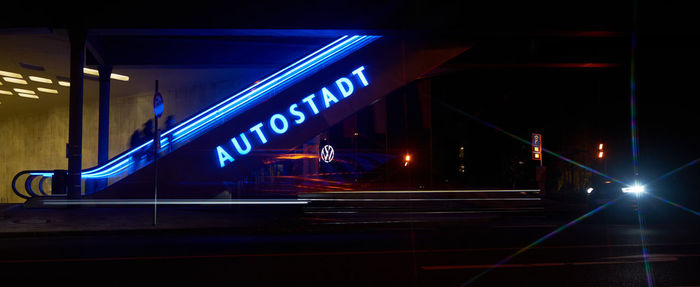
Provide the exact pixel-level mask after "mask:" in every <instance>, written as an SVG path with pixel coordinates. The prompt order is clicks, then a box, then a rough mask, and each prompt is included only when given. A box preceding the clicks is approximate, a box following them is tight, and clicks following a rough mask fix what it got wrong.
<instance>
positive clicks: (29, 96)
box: [17, 93, 39, 99]
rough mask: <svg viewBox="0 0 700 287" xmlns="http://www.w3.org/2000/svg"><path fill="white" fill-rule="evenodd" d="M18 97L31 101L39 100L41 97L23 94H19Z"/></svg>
mask: <svg viewBox="0 0 700 287" xmlns="http://www.w3.org/2000/svg"><path fill="white" fill-rule="evenodd" d="M17 95H18V96H20V97H23V98H30V99H38V98H39V96H37V95H29V94H23V93H17Z"/></svg>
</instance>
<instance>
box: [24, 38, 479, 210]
mask: <svg viewBox="0 0 700 287" xmlns="http://www.w3.org/2000/svg"><path fill="white" fill-rule="evenodd" d="M466 48H467V47H465V46H463V45H444V43H440V44H435V42H434V41H425V39H411V40H407V39H397V38H393V37H381V36H370V35H355V36H343V37H340V38H338V39H336V40H334V41H332V42H331V43H329V44H327V45H325V46H323V47H321V48H320V49H318V50H316V51H314V52H313V53H311V54H309V55H307V56H305V57H303V58H302V59H299V60H298V61H296V62H294V63H292V64H290V65H288V66H286V67H285V68H283V69H281V70H279V71H277V72H276V73H274V74H272V75H270V76H268V77H266V78H264V79H262V80H259V81H256V82H255V83H253V84H252V85H250V86H249V87H247V88H246V89H244V90H242V91H240V92H238V93H235V94H234V95H232V96H230V97H228V98H226V99H224V100H223V101H220V102H218V103H216V104H215V105H213V106H211V107H209V108H207V109H205V110H204V111H202V112H200V113H197V114H196V115H194V116H192V117H190V118H189V119H187V120H185V121H183V122H182V123H180V124H178V125H176V126H175V127H173V128H171V129H169V130H167V131H164V132H163V133H162V134H161V135H160V148H159V152H158V154H159V155H158V177H159V179H160V180H159V197H162V198H212V197H214V196H216V195H217V194H218V193H220V192H221V191H222V190H223V189H225V188H226V184H225V183H227V182H231V181H235V180H237V179H239V178H241V177H242V176H244V175H245V174H247V173H248V172H249V171H250V170H251V169H254V168H256V167H259V166H261V165H263V164H264V162H265V160H266V158H268V157H269V154H268V153H266V152H265V151H266V150H291V149H293V148H294V147H296V146H298V145H299V144H301V143H303V142H305V141H307V140H309V139H310V138H313V137H314V136H316V135H317V134H318V133H319V132H321V131H323V130H326V129H328V128H329V127H331V126H333V125H335V124H336V123H338V122H340V121H341V120H343V119H345V118H346V117H348V116H350V115H352V114H354V113H356V112H357V111H359V110H360V109H362V108H364V107H366V106H368V105H371V104H373V103H375V102H376V101H377V100H379V99H380V98H381V97H383V96H385V95H387V94H389V93H390V92H392V91H394V90H396V89H398V88H400V87H402V86H403V85H405V84H406V83H408V82H410V81H412V80H414V79H416V78H418V77H420V76H421V75H422V74H424V73H426V72H429V71H430V70H431V69H433V68H434V67H436V66H438V65H440V64H441V63H443V62H445V61H447V60H449V59H451V58H452V57H454V56H456V55H458V54H460V53H462V52H463V51H464V50H466ZM153 143H154V141H153V140H151V141H148V142H146V143H143V144H142V145H140V146H138V147H136V148H133V149H130V150H127V151H125V152H124V153H122V154H120V155H118V156H116V157H114V158H112V159H111V160H109V161H108V162H107V163H106V164H103V165H100V166H96V167H93V168H90V169H86V170H83V172H82V178H83V180H84V185H85V186H91V187H92V188H87V189H86V190H87V191H86V192H85V193H84V196H85V197H88V198H99V199H111V198H147V197H149V196H152V189H153V181H154V172H155V171H154V164H153V156H152V153H153ZM49 178H50V179H51V181H50V182H51V188H50V189H47V188H45V185H47V184H46V183H47V181H46V179H49ZM22 180H23V181H24V185H23V187H22V188H18V186H17V185H18V182H22ZM12 188H13V191H14V192H15V194H17V195H18V196H20V197H22V198H24V199H27V200H45V199H50V198H64V197H65V171H61V170H56V171H52V170H27V171H22V172H20V173H18V174H17V175H16V176H15V178H14V179H13V182H12Z"/></svg>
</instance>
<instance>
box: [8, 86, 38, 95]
mask: <svg viewBox="0 0 700 287" xmlns="http://www.w3.org/2000/svg"><path fill="white" fill-rule="evenodd" d="M13 90H15V92H18V93H25V94H32V95H35V94H36V93H35V92H34V91H32V90H25V89H18V88H14V89H13Z"/></svg>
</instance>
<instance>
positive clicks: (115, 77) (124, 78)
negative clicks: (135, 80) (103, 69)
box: [110, 73, 129, 82]
mask: <svg viewBox="0 0 700 287" xmlns="http://www.w3.org/2000/svg"><path fill="white" fill-rule="evenodd" d="M110 78H112V79H115V80H119V81H124V82H126V81H128V80H129V76H124V75H120V74H115V73H112V74H111V75H110Z"/></svg>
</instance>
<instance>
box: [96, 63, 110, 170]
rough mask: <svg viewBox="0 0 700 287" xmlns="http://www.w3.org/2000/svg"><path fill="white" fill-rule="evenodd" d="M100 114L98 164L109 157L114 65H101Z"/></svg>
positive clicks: (104, 161)
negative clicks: (110, 92) (110, 105)
mask: <svg viewBox="0 0 700 287" xmlns="http://www.w3.org/2000/svg"><path fill="white" fill-rule="evenodd" d="M99 70H100V115H99V128H98V132H97V134H98V136H97V164H98V165H102V164H104V163H106V162H107V160H108V159H109V89H110V87H109V81H110V78H109V77H110V75H111V74H112V67H111V66H107V65H103V66H100V68H99Z"/></svg>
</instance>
